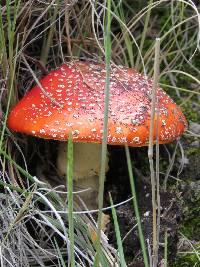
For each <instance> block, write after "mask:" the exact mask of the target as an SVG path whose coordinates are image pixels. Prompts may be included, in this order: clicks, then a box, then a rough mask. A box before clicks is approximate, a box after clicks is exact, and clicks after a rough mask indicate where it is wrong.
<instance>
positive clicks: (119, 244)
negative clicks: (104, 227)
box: [110, 195, 127, 267]
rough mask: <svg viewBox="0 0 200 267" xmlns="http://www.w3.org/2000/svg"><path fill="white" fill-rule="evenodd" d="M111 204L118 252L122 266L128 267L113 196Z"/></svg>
mask: <svg viewBox="0 0 200 267" xmlns="http://www.w3.org/2000/svg"><path fill="white" fill-rule="evenodd" d="M110 203H111V206H112V217H113V220H114V226H115V234H116V238H117V247H118V252H119V258H120V264H121V266H123V267H126V266H127V265H126V261H125V258H124V250H123V245H122V239H121V235H120V229H119V224H118V220H117V213H116V210H115V208H114V206H113V200H112V197H111V195H110Z"/></svg>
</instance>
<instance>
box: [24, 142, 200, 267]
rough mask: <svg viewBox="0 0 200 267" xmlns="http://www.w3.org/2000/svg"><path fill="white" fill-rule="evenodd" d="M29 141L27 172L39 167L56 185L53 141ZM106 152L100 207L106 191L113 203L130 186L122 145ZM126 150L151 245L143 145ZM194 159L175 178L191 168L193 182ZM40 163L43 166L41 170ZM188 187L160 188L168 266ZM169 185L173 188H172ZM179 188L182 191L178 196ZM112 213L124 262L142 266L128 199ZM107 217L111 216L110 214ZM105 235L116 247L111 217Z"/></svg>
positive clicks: (128, 191)
mask: <svg viewBox="0 0 200 267" xmlns="http://www.w3.org/2000/svg"><path fill="white" fill-rule="evenodd" d="M30 143H31V145H32V146H33V147H32V149H30V144H29V146H28V147H29V149H28V151H35V152H34V153H35V154H34V155H33V154H31V155H30V157H29V158H30V162H32V163H31V164H30V165H29V171H30V169H31V170H32V171H31V173H33V172H34V173H37V172H38V170H40V174H41V175H43V177H45V176H47V177H52V181H51V183H52V185H56V184H57V185H58V183H59V180H60V178H58V176H56V174H55V173H56V171H55V167H54V166H55V158H56V157H55V155H56V153H57V150H56V146H57V144H56V142H54V141H44V140H40V139H38V142H37V143H36V142H32V141H31V142H30ZM172 146H173V145H172ZM109 153H110V161H109V172H108V173H107V175H106V183H105V198H104V199H105V203H104V206H109V205H110V204H109V196H108V192H109V193H111V195H112V199H113V202H114V203H115V204H116V203H120V202H122V201H125V200H127V199H129V198H130V197H131V189H130V183H129V175H128V171H127V162H126V156H125V151H124V148H123V147H117V146H112V147H109ZM130 153H131V158H132V165H133V172H134V178H135V186H136V193H137V200H138V205H139V210H140V215H141V222H142V228H143V233H144V237H145V242H146V246H147V247H148V248H151V247H152V246H151V243H150V242H151V240H152V201H151V181H150V175H149V170H148V157H147V148H130ZM163 154H166V153H163ZM49 155H50V156H49ZM190 156H191V155H190ZM161 157H162V146H161ZM35 159H37V163H38V162H40V163H39V164H35V163H36V161H35ZM197 160H199V161H198V162H200V157H199V158H198V157H195V159H194V161H193V162H191V166H190V167H189V168H187V170H185V169H184V170H183V175H182V177H179V178H182V179H183V181H184V178H185V177H188V176H189V175H190V176H192V173H191V172H190V173H188V172H189V170H193V174H194V175H193V176H192V177H193V181H197V180H198V178H197V176H198V173H197V172H194V169H193V168H194V165H193V167H192V163H194V164H197ZM35 166H37V168H36V167H35ZM41 166H43V168H42V169H41ZM199 166H200V164H199ZM175 167H176V166H175ZM44 170H45V171H44ZM49 173H51V175H49ZM45 174H47V175H45ZM172 174H173V173H172ZM195 175H196V176H195ZM185 179H186V178H185ZM188 186H190V185H188V184H187V185H185V186H184V187H183V188H179V190H177V189H178V188H177V187H176V186H175V187H173V186H171V187H169V188H171V189H167V191H164V190H162V189H160V199H161V221H160V240H159V241H160V246H159V262H160V263H161V262H162V260H163V257H164V237H165V233H166V232H167V236H168V241H167V242H168V263H169V266H174V265H173V262H174V259H175V257H176V253H177V244H178V241H179V238H178V230H179V228H180V223H181V220H182V219H183V218H184V214H183V213H182V210H183V208H182V206H181V204H182V202H183V198H187V196H188V195H187V194H188V192H189V191H188ZM172 188H174V190H173V189H172ZM180 191H181V192H182V196H181V197H180ZM116 212H117V216H118V223H119V227H120V232H121V237H122V240H123V247H124V254H125V258H126V261H127V265H128V266H129V267H140V266H141V267H143V266H144V263H143V260H142V258H143V257H142V252H141V247H140V241H139V238H138V231H137V226H136V224H137V220H136V217H135V214H134V208H133V202H132V200H131V201H129V202H127V203H125V204H123V205H120V206H118V207H117V208H116ZM108 213H109V212H108ZM110 215H111V213H110ZM110 217H111V218H112V216H110ZM106 234H107V236H108V239H109V243H110V244H112V245H113V246H114V247H115V248H117V243H116V236H115V230H114V225H113V221H112V219H111V222H110V223H109V224H108V225H107V230H106ZM160 266H161V265H160Z"/></svg>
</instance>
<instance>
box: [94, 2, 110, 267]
mask: <svg viewBox="0 0 200 267" xmlns="http://www.w3.org/2000/svg"><path fill="white" fill-rule="evenodd" d="M110 10H111V0H108V2H107V12H106V17H107V24H106V33H105V56H106V88H105V104H104V124H103V125H104V127H103V140H102V151H101V167H100V175H99V199H98V203H99V211H98V222H97V224H98V230H97V256H96V266H99V259H100V254H101V223H102V208H103V193H104V181H105V169H106V154H107V135H108V107H109V91H110V59H111V36H110V25H111V13H110Z"/></svg>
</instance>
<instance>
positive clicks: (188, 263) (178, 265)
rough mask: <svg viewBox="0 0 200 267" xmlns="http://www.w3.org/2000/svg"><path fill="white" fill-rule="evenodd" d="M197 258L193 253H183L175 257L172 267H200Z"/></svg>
mask: <svg viewBox="0 0 200 267" xmlns="http://www.w3.org/2000/svg"><path fill="white" fill-rule="evenodd" d="M198 261H199V260H198V258H197V256H196V254H195V253H185V254H181V255H179V256H178V257H177V259H176V262H175V263H174V265H173V267H192V266H195V267H200V263H198Z"/></svg>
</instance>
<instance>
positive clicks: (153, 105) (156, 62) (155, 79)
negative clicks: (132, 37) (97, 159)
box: [148, 38, 160, 267]
mask: <svg viewBox="0 0 200 267" xmlns="http://www.w3.org/2000/svg"><path fill="white" fill-rule="evenodd" d="M159 57H160V38H156V42H155V60H154V77H153V86H152V94H151V122H150V131H149V147H148V157H149V165H150V172H151V188H152V208H153V251H152V253H153V255H152V261H153V267H156V266H157V261H158V240H157V237H158V234H157V201H156V176H155V170H154V166H153V144H154V132H156V133H157V130H156V129H155V128H156V127H157V123H156V127H155V122H157V121H158V117H159V113H157V112H156V106H157V104H156V103H157V99H156V92H157V87H158V77H159ZM157 190H159V188H157Z"/></svg>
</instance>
